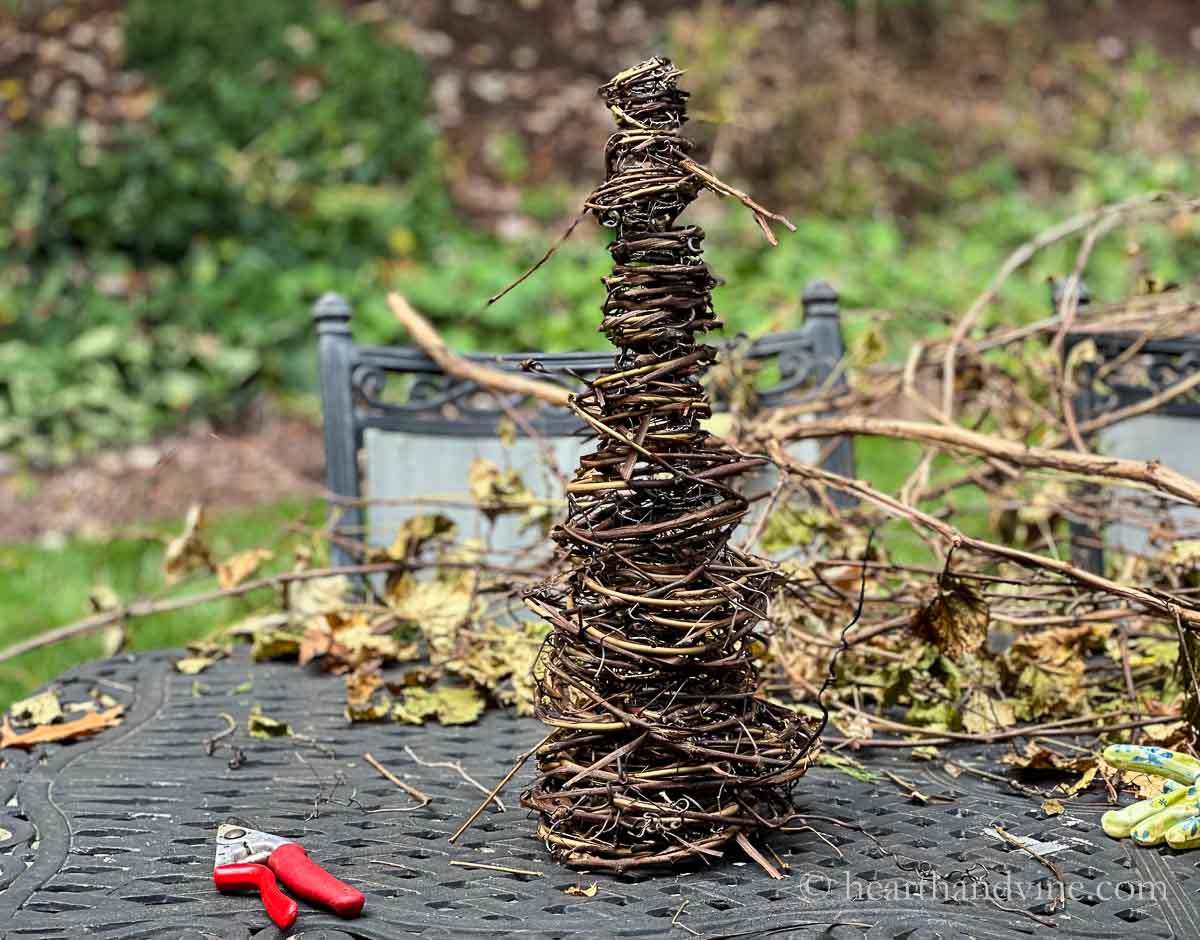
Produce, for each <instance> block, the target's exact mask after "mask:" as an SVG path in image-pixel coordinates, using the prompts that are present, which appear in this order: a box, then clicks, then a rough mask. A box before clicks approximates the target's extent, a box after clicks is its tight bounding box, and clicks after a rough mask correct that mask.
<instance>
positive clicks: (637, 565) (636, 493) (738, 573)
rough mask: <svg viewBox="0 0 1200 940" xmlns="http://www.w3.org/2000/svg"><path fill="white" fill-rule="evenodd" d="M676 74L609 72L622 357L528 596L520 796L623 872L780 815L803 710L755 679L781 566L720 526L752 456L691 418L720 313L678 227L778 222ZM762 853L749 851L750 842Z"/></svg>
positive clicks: (741, 506)
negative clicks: (687, 221)
mask: <svg viewBox="0 0 1200 940" xmlns="http://www.w3.org/2000/svg"><path fill="white" fill-rule="evenodd" d="M679 74H680V73H679V72H678V71H677V70H676V69H675V68H674V67H673V66H672V65H671V63H670V62H668V61H666V60H664V59H658V58H656V59H651V60H649V61H648V62H644V63H642V64H641V65H638V66H635V67H634V68H632V69H629V70H627V71H625V72H622V73H621V74H619V75H617V76H616V77H615V78H614V79H613V80H612V81H610V82H609V83H608V84H606V85H604V86H603V87H602V88H601V89H600V94H601V95H602V97H603V98H604V99H605V101H606V102H607V104H608V106H609V108H610V110H611V111H612V113H613V115H614V116H615V118H616V122H617V128H618V129H617V132H616V133H615V134H614V135H613V136H612V137H611V138H610V139H609V142H608V145H607V148H606V151H605V162H606V174H605V181H604V183H603V184H602V185H601V186H600V187H599V188H598V189H597V190H596V191H595V192H594V193H593V194H592V195H591V196H590V197H589V198H588V201H587V203H586V208H587V209H588V210H589V211H590V212H591V213H592V214H593V215H594V216H595V217H596V219H597V220H599V222H600V223H601V224H603V225H605V226H607V227H609V228H611V229H613V232H614V239H613V241H612V243H611V244H610V245H609V251H610V253H611V254H612V257H613V273H612V275H611V276H610V277H608V278H606V279H605V286H606V288H607V292H608V297H607V299H606V301H605V303H604V318H603V321H602V324H601V329H602V331H603V332H604V333H605V335H606V336H607V337H608V338H609V340H610V341H611V342H612V343H613V345H614V346H616V347H617V350H618V352H617V355H616V358H615V360H614V364H613V367H612V368H611V369H610V370H609V371H607V372H605V373H602V374H601V375H599V376H597V377H596V378H595V379H594V380H592V381H591V382H590V383H589V386H588V389H587V390H586V392H584V393H582V394H580V395H578V396H577V397H576V398H575V399H574V400H573V407H574V408H575V411H576V412H577V413H578V414H579V416H580V417H581V418H582V419H583V420H584V421H585V422H586V424H587V425H589V426H590V428H591V429H592V430H594V432H595V434H596V440H597V445H596V448H595V450H594V452H592V453H589V454H587V455H586V456H584V457H583V458H582V460H581V462H580V466H579V468H578V470H577V471H576V473H575V476H574V479H573V482H571V483H570V484H569V486H568V490H567V499H568V515H567V519H566V521H565V522H563V523H562V524H561V525H559V526H557V527H556V528H555V530H554V532H553V533H552V537H553V538H554V539H555V541H556V542H557V543H558V544H559V546H560V550H561V551H562V552H563V553H564V554H565V556H566V561H567V564H566V565H565V566H564V572H563V574H562V575H561V576H559V577H558V578H557V579H554V580H552V581H550V582H547V583H546V584H543V585H541V586H539V587H538V588H537V589H536V590H534V591H532V592H531V593H530V594H529V596H528V597H527V603H528V604H529V606H530V607H531V608H532V609H533V610H534V611H536V612H537V613H538V614H540V615H541V616H542V617H544V618H546V619H547V620H548V621H549V622H550V623H551V625H552V626H553V628H554V629H553V631H552V633H551V635H550V637H549V639H548V640H547V645H546V648H545V650H544V652H543V656H542V658H541V662H540V666H539V673H538V695H537V711H538V716H539V717H540V718H541V719H542V720H543V721H544V722H545V723H547V724H548V725H551V726H552V727H553V728H554V729H555V730H554V731H553V733H552V734H551V736H550V737H549V738H548V739H547V740H546V741H545V742H544V743H543V745H542V746H541V747H540V748H539V749H538V751H537V759H538V769H539V774H538V777H537V779H536V781H535V783H534V784H533V786H532V787H531V788H530V789H529V790H528V791H526V793H525V795H524V802H525V805H527V806H529V807H531V808H533V809H535V810H537V811H538V813H539V816H540V822H539V828H538V831H539V836H540V838H542V839H543V840H544V841H545V842H546V844H547V845H548V847H549V848H550V850H551V851H552V852H553V854H554V855H555V856H556V857H557V858H558V859H560V860H561V861H563V862H565V863H567V864H571V865H579V866H586V867H591V868H607V869H610V870H617V871H621V870H625V869H629V868H633V867H636V866H642V865H653V864H660V863H672V862H676V861H679V860H682V859H685V858H688V857H694V856H700V855H705V856H710V857H711V856H713V855H716V854H719V853H720V849H721V847H722V846H724V845H725V844H727V843H729V842H730V841H731V840H736V841H737V842H739V843H740V844H741V845H742V846H743V847H744V848H745V849H746V850H747V851H749V852H750V853H751V854H752V855H756V856H757V850H756V849H754V847H753V845H752V843H751V842H750V841H749V839H748V838H747V836H748V834H749V833H750V832H753V831H754V830H758V829H762V828H769V827H774V826H779V825H781V824H782V823H783V822H785V821H786V820H788V819H789V818H791V817H792V814H793V809H792V804H791V799H790V791H791V786H792V785H793V784H794V783H795V781H796V780H797V779H798V778H799V777H800V776H801V774H803V773H804V771H805V769H806V767H807V764H808V761H809V758H810V755H811V753H812V752H813V749H814V746H815V733H814V732H815V728H814V726H813V724H812V723H811V722H809V721H807V720H806V719H803V718H802V717H800V716H798V715H797V714H795V713H793V712H792V711H791V710H790V709H787V708H785V707H782V706H779V705H775V704H772V703H769V702H767V701H765V700H764V699H762V698H760V697H759V696H758V695H757V687H758V671H757V668H756V666H755V661H754V655H755V649H756V647H758V648H760V649H761V647H760V644H759V643H758V642H757V640H758V637H757V634H756V631H757V630H758V629H759V627H760V624H761V623H762V621H763V619H764V615H765V608H766V605H767V600H768V596H769V593H770V591H771V589H772V588H773V587H774V586H775V583H776V582H775V575H774V573H773V570H772V568H771V566H770V565H768V564H767V563H765V562H762V561H760V560H758V559H756V558H754V557H751V556H749V555H747V554H745V553H743V552H741V551H739V550H738V549H736V548H734V547H732V546H731V545H730V544H729V538H730V534H731V533H732V531H733V529H734V528H735V527H736V526H737V524H738V523H739V522H740V521H741V519H742V518H743V516H744V515H745V514H746V511H747V508H748V506H747V502H746V500H745V499H744V498H743V497H742V496H741V495H740V494H739V493H738V491H737V490H736V489H735V488H734V484H735V482H736V479H737V477H738V476H739V475H740V474H743V473H745V472H747V471H750V470H752V469H754V468H756V467H758V466H759V465H760V464H761V463H762V460H761V459H758V458H754V457H747V456H744V455H741V454H739V453H737V452H736V451H734V450H732V449H730V448H729V447H728V446H726V445H725V444H723V443H722V442H721V441H719V440H718V439H715V438H713V437H712V436H710V435H709V434H708V433H707V432H706V431H704V430H703V428H702V427H701V422H702V421H703V420H704V419H705V418H707V417H708V416H709V414H710V407H709V402H708V399H707V396H706V393H705V390H704V388H703V386H702V385H701V384H700V379H701V377H702V375H703V373H704V371H705V369H706V368H707V367H708V365H709V364H710V363H711V362H712V360H713V359H714V358H715V354H716V351H715V350H714V349H713V348H712V347H710V346H705V345H702V344H699V343H697V342H696V336H697V334H700V333H704V332H707V331H709V330H712V329H714V328H717V327H719V326H720V321H719V320H718V319H717V318H716V316H715V315H714V313H713V307H712V297H711V292H712V289H713V287H714V285H715V283H716V282H715V279H714V277H713V275H712V273H711V272H710V271H709V269H708V267H707V265H705V263H704V261H703V259H702V247H701V245H702V241H703V239H704V233H703V232H702V231H701V230H700V228H698V227H697V226H694V225H691V226H688V225H683V226H681V225H677V224H676V220H677V218H678V216H679V215H680V213H681V212H683V210H684V209H685V208H686V207H687V206H688V205H689V203H691V202H692V201H693V200H694V199H695V198H696V196H697V195H698V194H699V192H700V190H701V189H705V188H707V189H712V190H714V191H716V192H718V193H721V194H723V195H734V196H736V197H737V198H739V199H740V200H741V201H742V202H744V203H745V204H746V205H747V206H749V207H750V208H751V209H752V210H753V211H754V212H755V216H756V218H757V219H758V221H759V222H760V224H761V225H762V226H763V229H764V231H766V232H767V234H768V237H770V229H769V228H768V227H767V225H768V220H777V221H784V222H786V220H783V219H781V218H780V217H778V216H774V215H772V214H771V213H769V212H767V211H766V210H765V209H762V207H760V206H758V205H757V204H755V203H753V202H752V201H751V200H750V199H749V197H747V196H745V195H744V194H742V193H739V192H737V191H736V190H734V189H732V188H730V187H728V186H726V185H725V184H724V183H721V182H720V181H719V180H717V179H716V178H715V177H713V176H712V174H710V173H709V172H708V171H707V170H705V169H704V168H703V167H701V166H699V165H698V164H696V163H695V162H693V161H692V160H691V158H690V157H689V151H690V150H691V147H692V144H691V142H690V141H689V140H688V139H687V138H685V137H683V136H682V135H681V133H680V129H681V128H682V126H683V124H684V122H685V121H686V120H687V115H686V101H687V93H686V92H684V91H681V90H680V89H679V88H678V87H677V86H676V79H677V77H678V75H679ZM759 857H760V856H759Z"/></svg>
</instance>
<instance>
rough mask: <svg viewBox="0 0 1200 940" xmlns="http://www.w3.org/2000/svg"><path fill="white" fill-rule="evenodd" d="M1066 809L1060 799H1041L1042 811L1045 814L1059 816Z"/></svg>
mask: <svg viewBox="0 0 1200 940" xmlns="http://www.w3.org/2000/svg"><path fill="white" fill-rule="evenodd" d="M1065 811H1066V807H1065V806H1063V804H1062V800H1043V801H1042V812H1043V813H1045V814H1046V815H1047V816H1061V815H1062V814H1063V813H1064V812H1065Z"/></svg>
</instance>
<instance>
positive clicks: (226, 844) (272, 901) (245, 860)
mask: <svg viewBox="0 0 1200 940" xmlns="http://www.w3.org/2000/svg"><path fill="white" fill-rule="evenodd" d="M276 876H278V878H279V880H280V881H282V882H283V883H284V884H285V885H287V886H288V887H289V888H291V890H292V891H293V892H294V893H295V894H298V895H299V896H300V897H302V898H304V899H305V900H306V901H312V902H313V903H314V904H320V905H322V906H324V907H327V908H329V909H330V910H331V911H333V912H334V913H335V914H337V915H338V916H339V917H357V916H358V915H359V914H360V913H361V912H362V909H363V901H364V900H365V899H364V898H363V896H362V894H361V893H360V892H358V891H356V890H355V889H354V888H351V887H350V886H349V885H348V884H346V883H344V882H342V881H339V880H338V879H337V878H334V877H333V875H331V874H329V872H327V871H326V870H325V869H324V868H322V867H321V866H320V865H318V864H317V863H316V862H314V861H313V860H312V859H310V858H309V857H308V853H307V852H305V851H304V848H303V846H301V845H300V844H299V843H297V842H292V841H291V840H290V839H284V838H281V837H280V836H273V835H271V834H270V833H269V832H259V831H258V830H257V829H250V828H248V827H246V826H243V825H242V824H241V822H240V821H239V820H235V819H230V820H229V821H228V822H224V823H222V824H221V825H220V826H218V827H217V860H216V864H215V865H214V866H213V883H214V884H215V885H216V886H217V890H218V891H220V892H222V893H227V892H229V891H237V890H240V889H243V888H257V889H258V894H259V896H260V897H261V898H262V902H263V907H265V908H266V909H267V915H268V916H269V917H270V918H271V920H272V921H273V922H274V923H275V926H276V927H278V928H279V929H280V930H287V928H288V927H290V926H292V924H294V923H295V922H296V912H297V907H296V902H295V901H293V900H292V899H291V898H289V897H288V896H287V895H286V894H284V893H283V892H282V891H280V890H279V885H278V883H277V882H276V881H275V878H276Z"/></svg>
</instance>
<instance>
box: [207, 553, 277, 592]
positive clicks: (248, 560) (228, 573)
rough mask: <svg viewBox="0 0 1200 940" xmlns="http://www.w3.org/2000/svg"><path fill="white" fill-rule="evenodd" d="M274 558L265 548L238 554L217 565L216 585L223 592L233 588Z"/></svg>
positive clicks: (273, 554)
mask: <svg viewBox="0 0 1200 940" xmlns="http://www.w3.org/2000/svg"><path fill="white" fill-rule="evenodd" d="M274 557H275V553H274V552H273V551H271V550H270V549H267V548H252V549H250V550H249V551H247V552H238V553H237V554H236V555H232V556H230V557H229V558H226V559H225V560H224V561H223V562H221V563H220V564H219V565H217V583H218V584H219V585H220V586H221V589H222V590H224V591H228V590H229V589H230V588H235V587H237V586H238V585H239V584H241V583H242V582H243V581H246V580H247V579H248V578H250V577H251V576H252V575H253V574H254V573H255V572H256V571H258V566H259V565H261V564H262V563H263V562H264V561H270V560H271V559H272V558H274Z"/></svg>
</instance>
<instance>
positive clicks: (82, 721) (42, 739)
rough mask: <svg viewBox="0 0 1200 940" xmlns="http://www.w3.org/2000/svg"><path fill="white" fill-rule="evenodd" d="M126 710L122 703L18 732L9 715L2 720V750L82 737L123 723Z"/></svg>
mask: <svg viewBox="0 0 1200 940" xmlns="http://www.w3.org/2000/svg"><path fill="white" fill-rule="evenodd" d="M124 711H125V709H124V707H123V706H121V705H114V706H113V707H112V708H109V709H107V710H106V711H102V712H88V713H86V714H84V715H81V716H80V717H78V718H76V719H75V720H74V721H65V722H61V723H59V724H53V725H39V726H38V727H36V728H33V729H32V730H30V731H26V732H24V733H21V734H18V733H17V732H15V731H13V728H12V725H11V724H9V721H8V716H7V715H6V716H5V717H4V721H3V722H0V750H3V749H4V748H6V747H22V748H29V747H33V746H34V745H35V744H46V743H48V742H50V741H70V740H74V739H75V738H82V737H85V736H87V735H89V734H95V733H96V732H97V731H103V730H104V729H105V728H111V727H112V726H113V725H117V724H120V723H121V714H122V713H123V712H124Z"/></svg>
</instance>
